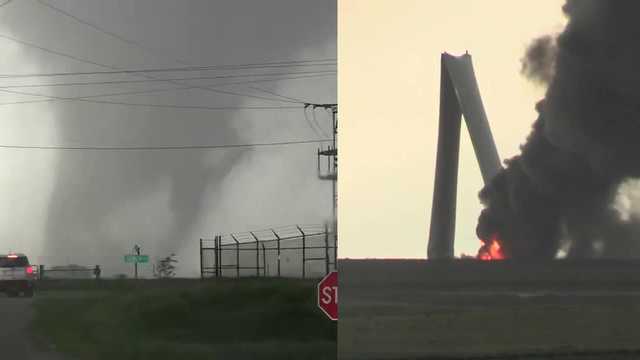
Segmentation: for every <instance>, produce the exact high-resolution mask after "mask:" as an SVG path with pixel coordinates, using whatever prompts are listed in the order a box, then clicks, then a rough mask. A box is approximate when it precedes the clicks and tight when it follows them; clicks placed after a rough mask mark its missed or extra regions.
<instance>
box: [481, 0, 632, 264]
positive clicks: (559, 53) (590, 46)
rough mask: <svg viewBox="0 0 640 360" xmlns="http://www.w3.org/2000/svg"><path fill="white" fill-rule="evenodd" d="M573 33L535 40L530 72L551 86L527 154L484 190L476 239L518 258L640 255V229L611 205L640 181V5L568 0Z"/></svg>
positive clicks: (513, 161)
mask: <svg viewBox="0 0 640 360" xmlns="http://www.w3.org/2000/svg"><path fill="white" fill-rule="evenodd" d="M563 11H564V13H565V14H566V16H567V17H568V23H567V26H566V28H565V29H564V31H563V32H562V33H561V34H560V35H559V36H558V37H557V39H555V41H554V40H553V39H552V38H551V37H543V38H540V39H538V40H536V41H534V43H533V45H532V46H531V47H530V48H529V50H528V51H527V53H526V55H525V59H524V60H523V73H524V74H525V75H527V76H529V77H531V78H532V79H533V80H537V81H543V82H548V88H547V92H546V95H545V98H544V99H543V100H542V101H540V102H539V103H538V104H537V107H536V108H537V110H538V114H539V115H538V118H537V120H536V121H535V123H534V125H533V128H532V131H531V133H530V135H529V137H528V138H527V140H526V142H525V143H524V145H522V147H521V154H520V155H518V156H515V157H513V158H511V159H509V160H507V161H505V168H504V169H503V170H502V171H501V172H500V173H499V174H498V175H497V176H496V177H495V178H494V179H493V180H492V181H491V182H490V183H489V184H487V185H486V186H485V188H484V189H482V191H481V192H480V195H479V196H480V200H481V202H482V203H483V205H484V206H485V208H484V210H483V211H482V213H481V215H480V217H479V219H478V227H477V234H478V236H479V237H480V238H481V239H489V238H490V237H491V236H492V235H493V234H498V236H499V238H500V242H501V245H502V249H503V251H504V252H505V254H506V255H507V256H508V257H513V258H551V257H555V256H556V254H557V253H558V251H559V249H560V247H561V246H562V245H563V243H569V244H570V246H569V249H568V253H567V255H568V256H573V257H596V256H603V257H626V256H637V255H638V254H640V246H639V245H638V243H640V238H638V235H640V231H639V229H640V224H639V223H637V222H634V221H630V222H622V221H621V220H620V218H619V216H618V214H617V213H616V212H615V210H613V209H612V206H611V205H612V202H613V200H614V198H615V196H616V194H617V191H618V187H619V186H620V184H621V183H622V182H623V181H625V180H627V179H630V178H636V177H639V176H640V159H639V158H638V154H640V141H639V138H640V71H638V65H637V64H639V63H640V42H638V39H639V38H640V22H639V21H638V14H640V2H638V1H631V0H628V1H605V0H567V2H566V3H565V5H564V6H563Z"/></svg>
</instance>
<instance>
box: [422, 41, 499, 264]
mask: <svg viewBox="0 0 640 360" xmlns="http://www.w3.org/2000/svg"><path fill="white" fill-rule="evenodd" d="M462 116H464V119H465V122H466V124H467V128H468V129H469V136H470V137H471V143H472V144H473V150H474V152H475V154H476V159H477V160H478V163H479V165H480V171H481V172H482V179H483V181H484V183H485V184H487V183H488V182H489V181H490V180H491V179H492V178H493V177H494V176H495V175H496V174H497V173H498V171H500V169H501V168H502V166H501V165H500V158H499V157H498V151H497V150H496V145H495V142H494V141H493V136H492V135H491V129H490V127H489V122H488V120H487V115H486V113H485V111H484V106H483V105H482V99H481V98H480V90H479V89H478V83H477V82H476V76H475V74H474V71H473V65H472V63H471V55H469V54H468V53H467V54H465V55H462V56H452V55H449V54H447V53H444V54H442V55H441V58H440V119H439V124H438V150H437V151H438V152H437V158H436V175H435V183H434V190H433V204H432V208H431V227H430V229H429V245H428V248H427V257H428V258H429V259H451V258H453V257H454V253H453V245H454V236H455V224H456V191H457V185H458V157H459V151H460V126H461V117H462Z"/></svg>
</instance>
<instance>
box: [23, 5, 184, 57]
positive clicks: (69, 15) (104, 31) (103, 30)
mask: <svg viewBox="0 0 640 360" xmlns="http://www.w3.org/2000/svg"><path fill="white" fill-rule="evenodd" d="M36 1H37V2H38V3H39V4H41V5H43V6H46V7H48V8H49V9H51V10H53V11H55V12H57V13H60V14H63V15H65V16H67V17H70V18H72V19H73V20H75V21H77V22H79V23H81V24H84V25H87V26H89V27H91V28H93V29H95V30H97V31H99V32H101V33H103V34H106V35H109V36H111V37H113V38H115V39H117V40H120V41H122V42H125V43H127V44H129V45H133V46H136V47H138V48H140V49H142V50H143V51H146V52H148V53H150V54H153V55H157V50H154V49H151V48H148V47H146V46H144V45H142V44H141V43H139V42H137V41H134V40H129V39H126V38H124V37H122V36H120V35H118V34H116V33H114V32H111V31H108V30H105V29H103V28H101V27H99V26H97V25H95V24H92V23H90V22H88V21H86V20H83V19H81V18H79V17H77V16H75V15H73V14H71V13H69V12H67V11H64V10H62V9H60V8H58V7H55V6H53V5H51V4H49V3H48V2H45V1H43V0H36ZM163 56H164V57H167V56H166V55H164V54H163ZM175 62H177V63H180V64H185V65H187V63H186V62H184V61H182V60H180V59H178V60H175Z"/></svg>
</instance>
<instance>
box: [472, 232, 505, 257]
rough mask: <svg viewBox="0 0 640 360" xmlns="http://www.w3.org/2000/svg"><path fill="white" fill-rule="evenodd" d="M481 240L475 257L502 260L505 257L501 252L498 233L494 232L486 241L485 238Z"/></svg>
mask: <svg viewBox="0 0 640 360" xmlns="http://www.w3.org/2000/svg"><path fill="white" fill-rule="evenodd" d="M481 241H482V246H481V247H480V249H479V250H478V255H477V256H476V258H477V259H479V260H503V259H504V258H505V256H504V253H503V252H502V247H501V246H500V241H499V239H498V234H494V235H493V236H492V237H491V239H490V240H489V241H488V242H487V241H485V240H481Z"/></svg>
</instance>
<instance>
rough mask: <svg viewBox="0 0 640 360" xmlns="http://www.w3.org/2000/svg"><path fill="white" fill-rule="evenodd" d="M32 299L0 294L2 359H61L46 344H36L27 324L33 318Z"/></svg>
mask: <svg viewBox="0 0 640 360" xmlns="http://www.w3.org/2000/svg"><path fill="white" fill-rule="evenodd" d="M32 301H33V299H28V298H8V297H6V296H4V294H0V351H1V352H2V355H1V356H0V358H2V359H20V360H63V359H64V358H63V357H61V356H60V355H59V354H55V353H54V352H53V351H51V350H50V349H46V346H44V345H39V346H36V345H35V342H34V340H33V338H32V337H31V335H30V332H29V329H28V326H29V322H30V320H31V319H32V318H33V309H32V307H31V303H32Z"/></svg>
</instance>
